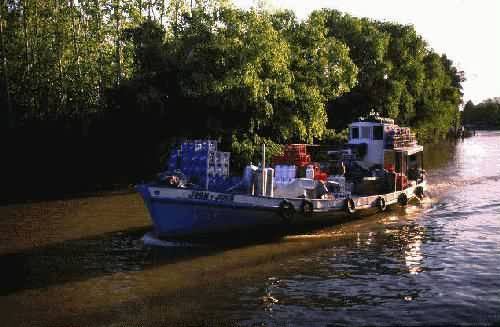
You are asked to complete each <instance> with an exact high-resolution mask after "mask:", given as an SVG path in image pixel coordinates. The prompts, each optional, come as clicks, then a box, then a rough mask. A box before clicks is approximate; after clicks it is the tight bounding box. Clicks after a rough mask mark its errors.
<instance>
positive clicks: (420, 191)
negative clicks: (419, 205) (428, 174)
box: [415, 186, 424, 200]
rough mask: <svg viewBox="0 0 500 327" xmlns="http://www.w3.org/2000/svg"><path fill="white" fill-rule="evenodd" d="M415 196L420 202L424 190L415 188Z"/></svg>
mask: <svg viewBox="0 0 500 327" xmlns="http://www.w3.org/2000/svg"><path fill="white" fill-rule="evenodd" d="M415 196H416V197H417V198H418V199H419V200H422V199H423V198H424V188H423V187H422V186H417V188H415Z"/></svg>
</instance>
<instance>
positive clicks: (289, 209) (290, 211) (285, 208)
mask: <svg viewBox="0 0 500 327" xmlns="http://www.w3.org/2000/svg"><path fill="white" fill-rule="evenodd" d="M278 213H279V215H280V216H281V218H282V222H283V223H284V224H287V225H288V224H290V223H291V222H292V219H293V216H294V215H295V207H294V206H293V204H292V203H291V202H290V201H288V200H283V201H281V203H280V206H279V209H278Z"/></svg>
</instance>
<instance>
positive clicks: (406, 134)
mask: <svg viewBox="0 0 500 327" xmlns="http://www.w3.org/2000/svg"><path fill="white" fill-rule="evenodd" d="M386 133H387V137H386V139H385V148H386V149H393V148H404V147H412V146H415V145H416V144H417V137H416V135H415V133H412V132H411V131H410V128H408V127H399V126H397V125H394V126H393V127H392V128H391V129H388V130H387V131H386Z"/></svg>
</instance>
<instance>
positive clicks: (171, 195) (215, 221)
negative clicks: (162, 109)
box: [136, 181, 427, 238]
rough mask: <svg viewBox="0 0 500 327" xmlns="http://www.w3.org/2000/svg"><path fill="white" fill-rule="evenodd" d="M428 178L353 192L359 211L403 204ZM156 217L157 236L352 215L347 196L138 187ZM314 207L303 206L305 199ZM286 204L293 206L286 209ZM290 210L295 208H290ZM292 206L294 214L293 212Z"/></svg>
mask: <svg viewBox="0 0 500 327" xmlns="http://www.w3.org/2000/svg"><path fill="white" fill-rule="evenodd" d="M426 187H427V185H426V182H425V181H423V182H421V183H419V184H416V185H413V186H410V187H408V188H406V189H405V190H402V191H395V192H391V193H386V194H378V195H369V196H352V198H351V199H352V203H353V204H354V210H353V211H354V212H352V213H354V214H358V213H362V212H368V211H369V209H379V210H380V209H381V208H380V198H383V199H384V202H385V206H390V205H393V204H396V203H398V199H399V198H400V196H401V195H402V194H403V193H404V194H405V195H406V197H407V199H408V200H409V199H412V198H414V197H416V193H418V192H415V190H416V189H417V188H421V189H420V191H425V190H426ZM136 189H137V191H138V192H139V193H140V194H141V196H142V198H143V199H144V202H145V204H146V207H147V209H148V211H149V214H150V216H151V218H152V221H153V226H154V231H155V234H156V236H158V237H162V238H175V237H186V236H194V235H200V234H210V233H217V232H228V231H233V230H245V229H250V228H254V227H258V226H266V225H267V226H270V225H284V224H286V225H290V224H303V223H307V222H313V221H314V222H318V221H321V222H324V223H328V222H331V223H335V222H336V220H337V219H338V218H339V216H340V217H342V216H344V217H345V215H349V213H348V210H346V199H345V198H337V199H304V198H282V197H266V196H252V195H245V194H230V193H218V192H211V191H205V190H193V189H185V188H171V187H166V186H161V185H155V184H140V185H137V186H136ZM306 202H307V204H308V205H309V206H310V207H309V208H308V209H310V210H305V209H304V204H305V203H306ZM283 203H286V204H287V205H288V206H290V205H291V206H292V209H293V210H288V212H287V213H284V212H283ZM287 209H290V208H287ZM290 211H291V214H290Z"/></svg>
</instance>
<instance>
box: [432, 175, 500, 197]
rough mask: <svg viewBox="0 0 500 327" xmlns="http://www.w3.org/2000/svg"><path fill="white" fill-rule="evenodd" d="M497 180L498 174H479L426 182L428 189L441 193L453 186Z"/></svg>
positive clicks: (499, 179)
mask: <svg viewBox="0 0 500 327" xmlns="http://www.w3.org/2000/svg"><path fill="white" fill-rule="evenodd" d="M491 181H494V182H497V181H500V176H497V175H495V176H479V177H472V178H464V179H455V180H448V181H442V182H437V183H435V182H432V181H431V182H430V183H429V184H428V191H429V192H430V193H431V194H432V193H438V194H439V193H442V192H446V191H448V190H449V189H450V188H454V187H464V186H467V185H474V184H482V183H485V182H491Z"/></svg>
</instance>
